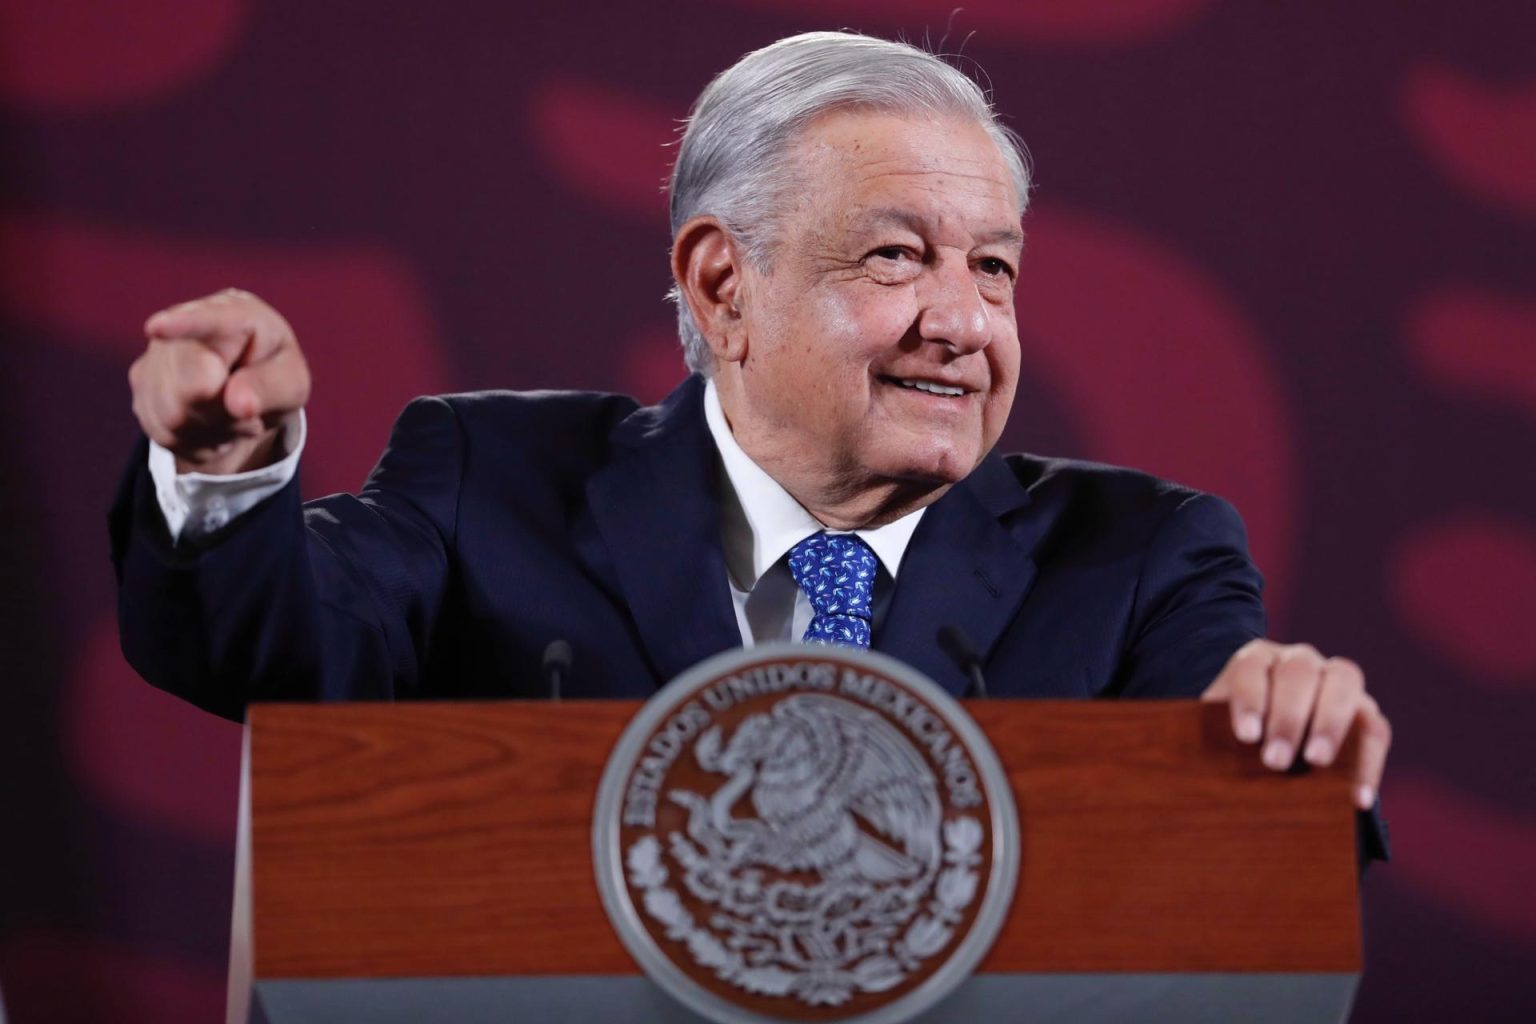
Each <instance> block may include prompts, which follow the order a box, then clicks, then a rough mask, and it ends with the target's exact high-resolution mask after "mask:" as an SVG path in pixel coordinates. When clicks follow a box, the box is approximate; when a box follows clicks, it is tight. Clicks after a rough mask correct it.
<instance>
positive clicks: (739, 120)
mask: <svg viewBox="0 0 1536 1024" xmlns="http://www.w3.org/2000/svg"><path fill="white" fill-rule="evenodd" d="M849 107H853V108H864V109H869V110H876V111H881V112H889V113H900V114H908V113H910V114H924V115H957V114H958V115H960V116H964V117H970V118H972V119H973V120H975V121H976V123H978V124H980V125H981V126H982V127H983V128H985V129H986V131H987V134H989V135H990V136H991V137H992V140H993V141H994V142H995V143H997V148H998V151H999V152H1000V153H1001V154H1002V157H1003V161H1004V162H1005V163H1006V164H1007V167H1008V172H1009V175H1010V176H1011V177H1012V179H1013V186H1014V190H1015V192H1017V194H1018V197H1019V212H1020V213H1023V211H1024V207H1025V205H1026V204H1027V203H1028V201H1029V181H1030V174H1029V156H1028V153H1027V152H1026V150H1025V149H1024V144H1023V142H1022V141H1021V140H1020V139H1019V137H1018V135H1017V134H1015V133H1014V132H1013V130H1012V129H1010V128H1007V127H1005V126H1004V125H1002V124H1000V123H999V122H998V118H997V113H996V111H995V110H994V109H993V107H992V101H991V99H990V98H989V97H988V96H987V94H986V92H984V91H983V90H982V88H981V87H980V86H978V85H977V84H976V83H975V82H974V81H972V80H971V79H970V78H969V77H967V76H966V75H965V74H964V73H963V72H961V71H960V70H959V69H957V68H955V67H953V66H952V65H950V64H947V63H945V62H944V61H943V60H941V59H940V58H938V57H937V56H935V55H933V54H931V53H927V52H925V51H923V50H920V49H918V48H917V47H915V46H909V45H908V44H906V43H893V42H890V41H888V40H884V39H874V38H871V37H870V36H864V35H857V34H855V33H852V32H806V33H804V34H802V35H797V36H790V37H789V38H788V39H781V40H779V41H778V42H776V43H774V44H773V45H771V46H765V47H764V48H762V49H761V50H754V51H753V52H752V53H749V54H747V55H746V56H745V57H743V58H741V60H739V61H737V62H736V63H735V64H733V65H732V66H731V67H729V68H727V69H726V70H725V71H722V72H721V73H720V74H719V75H717V76H716V77H715V79H714V81H712V82H710V83H709V85H708V86H707V87H706V88H705V89H704V91H703V92H702V93H701V94H700V95H699V98H698V101H697V102H695V103H694V105H693V111H692V112H691V113H690V115H689V118H688V124H687V129H686V130H685V131H684V132H683V137H682V144H681V145H680V146H679V148H678V153H677V162H676V163H675V164H674V165H673V167H672V181H671V184H670V187H669V189H668V193H669V196H670V205H671V218H672V237H673V238H676V237H677V232H678V229H679V228H681V227H682V226H683V225H684V224H685V223H687V222H688V221H689V220H691V219H692V218H694V217H698V216H701V215H705V214H709V215H713V216H715V217H718V218H719V219H720V221H721V223H722V224H724V225H725V228H726V230H727V231H729V232H730V233H731V235H732V237H733V238H735V240H736V241H737V243H738V244H740V245H741V246H742V248H743V249H744V250H745V253H746V256H747V258H748V259H750V260H751V261H752V263H753V264H754V265H755V266H757V267H759V268H767V267H768V266H769V258H770V256H771V249H772V243H773V239H772V233H773V218H774V215H775V214H776V213H778V212H779V211H781V210H782V209H783V208H784V207H785V206H786V205H787V200H788V193H789V191H790V190H791V189H793V188H794V186H795V178H794V174H793V172H792V168H790V167H789V166H787V163H788V161H787V156H788V152H789V149H790V146H791V144H792V143H793V142H794V141H795V139H796V138H797V137H798V136H799V134H800V132H801V131H803V130H804V129H805V128H807V127H808V126H809V125H810V124H811V122H812V121H814V120H816V119H817V118H818V117H820V116H821V115H822V114H826V113H829V112H831V111H833V110H837V109H842V108H849ZM668 297H669V298H670V299H671V300H672V301H673V302H675V303H676V304H677V330H678V336H679V337H680V338H681V339H682V343H683V357H684V359H685V360H686V361H687V363H688V368H689V369H690V370H693V371H695V372H697V373H702V374H705V375H706V376H707V375H708V374H710V373H712V372H713V370H714V356H713V355H712V353H711V352H710V350H709V343H708V342H706V341H705V340H704V335H703V334H702V333H701V332H700V330H699V325H698V324H697V323H696V322H695V321H694V319H693V314H692V313H691V312H690V310H689V309H688V303H687V301H686V300H685V299H684V298H683V296H682V294H681V292H680V291H679V289H678V288H677V287H675V286H674V287H673V288H672V290H671V292H669V293H668Z"/></svg>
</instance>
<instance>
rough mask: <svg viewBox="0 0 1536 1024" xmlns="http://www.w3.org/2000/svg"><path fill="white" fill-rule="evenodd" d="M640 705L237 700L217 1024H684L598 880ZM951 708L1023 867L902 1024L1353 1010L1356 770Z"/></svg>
mask: <svg viewBox="0 0 1536 1024" xmlns="http://www.w3.org/2000/svg"><path fill="white" fill-rule="evenodd" d="M638 708H639V705H638V704H637V703H634V702H619V701H595V702H582V701H569V702H561V703H529V702H495V703H475V702H458V703H448V702H438V703H416V704H332V705H259V706H254V707H253V708H252V709H251V713H250V717H249V723H248V725H247V751H246V764H245V773H246V776H245V781H244V790H243V796H242V803H243V807H242V814H241V838H240V851H239V855H238V864H237V874H238V876H239V877H238V878H237V890H236V905H237V914H236V923H235V935H234V939H235V942H234V947H235V954H234V956H235V963H234V964H233V965H232V968H233V969H232V972H231V976H232V981H231V986H232V987H231V1001H230V1011H231V1019H234V1020H238V1019H242V1017H243V1015H244V1014H245V1013H246V1012H247V1011H248V1010H249V1011H250V1012H251V1019H253V1020H258V1019H262V1017H263V1016H265V1018H266V1019H268V1020H271V1021H273V1022H276V1021H283V1020H300V1019H303V1020H308V1019H323V1020H336V1021H341V1020H346V1019H349V1018H348V1017H347V1015H346V1013H344V1012H343V1009H344V1007H345V1006H346V1005H348V1000H349V999H351V1000H356V1002H354V1003H352V1004H351V1005H356V1006H372V1005H374V1003H373V1002H372V1000H374V999H375V995H374V994H375V993H377V994H378V995H377V999H378V1000H380V1002H378V1004H377V1005H378V1006H380V1007H385V1006H386V1004H388V1005H391V1006H407V1005H413V1000H415V1001H417V1002H416V1003H415V1005H418V1007H419V1009H420V1012H417V1013H413V1014H411V1015H409V1017H408V1019H411V1020H431V1019H438V1018H434V1017H432V1016H430V1015H426V1014H428V1011H429V1010H431V1009H432V1008H434V1007H436V1008H437V1009H438V1010H443V1009H444V1008H446V1007H447V1006H449V1005H453V1006H454V1007H456V1009H455V1012H454V1014H453V1015H452V1016H451V1017H443V1018H441V1019H453V1020H458V1021H473V1020H478V1019H481V1018H480V1017H478V1016H475V1014H476V1013H477V1012H480V1011H479V1010H477V1009H476V1007H484V1012H485V1013H487V1014H489V1013H490V1012H492V1010H493V1009H497V1008H499V1011H498V1012H499V1013H500V1016H499V1017H498V1018H497V1019H499V1020H505V1019H508V1018H507V1013H508V1011H509V1010H511V1009H512V1008H514V1007H516V1008H520V1009H521V1010H522V1012H526V1013H530V1014H531V1017H530V1019H540V1018H541V1017H543V1016H544V1015H543V1014H541V1013H539V1012H536V1011H535V1010H534V1009H533V1008H535V1007H540V1006H544V1007H548V1008H549V1015H548V1019H560V1018H561V1017H566V1016H570V1015H577V1016H583V1017H591V1019H604V1020H615V1021H619V1020H628V1019H645V1020H662V1019H666V1020H673V1019H675V1020H693V1019H698V1018H695V1017H692V1016H689V1015H687V1014H686V1012H685V1011H684V1010H683V1008H682V1007H680V1006H678V1005H677V1004H674V1003H672V1002H671V1001H670V1000H669V998H668V997H667V996H665V995H664V994H663V993H661V992H660V991H659V990H657V989H655V988H654V987H653V986H651V985H650V983H649V982H648V981H647V980H646V979H645V978H644V977H643V976H641V975H640V974H639V971H638V968H637V967H636V966H635V963H634V961H633V960H632V959H631V958H630V957H629V955H628V953H627V952H626V951H625V949H624V948H623V946H622V945H621V944H620V942H619V940H618V939H617V938H616V937H615V935H614V933H613V931H612V929H611V927H610V926H609V923H608V920H607V918H606V916H605V914H604V911H603V907H602V905H601V902H600V899H599V895H598V891H597V886H596V883H595V881H594V873H593V865H592V854H591V849H592V843H591V828H592V820H591V818H592V811H593V804H594V799H595V795H596V790H597V786H598V782H599V779H600V777H601V775H602V772H603V768H604V765H605V762H606V759H607V756H608V753H609V751H610V750H611V749H612V747H613V745H614V743H615V741H616V740H617V739H618V737H619V735H620V733H621V732H622V731H623V729H624V727H625V725H626V723H627V722H628V721H629V720H630V718H631V717H632V716H633V715H634V714H635V712H636V711H637V710H638ZM967 710H968V711H969V712H970V713H971V715H972V716H973V717H974V718H975V720H976V722H977V723H978V724H979V725H980V726H981V728H982V729H983V730H984V731H985V732H986V733H987V735H988V737H989V738H990V740H991V743H992V745H993V747H994V748H995V749H996V751H997V753H998V755H999V756H1000V758H1001V759H1002V762H1003V765H1004V768H1005V770H1006V772H1007V775H1008V779H1009V782H1010V784H1011V785H1012V788H1013V793H1014V797H1015V800H1016V802H1017V806H1018V811H1019V819H1020V833H1021V847H1020V874H1019V880H1018V886H1017V892H1016V895H1015V898H1014V901H1013V904H1012V906H1011V908H1010V909H1009V911H1008V914H1007V918H1006V921H1005V923H1004V925H1003V927H1002V930H1001V932H1000V934H999V936H998V938H997V940H996V943H995V944H994V946H993V948H992V950H991V951H990V953H988V955H987V956H986V957H985V959H984V960H983V961H982V963H981V966H980V969H979V973H978V975H977V976H976V977H974V978H972V979H971V980H970V981H968V982H966V983H965V984H964V985H963V986H962V987H961V989H959V990H958V991H957V992H956V993H954V994H953V995H952V996H950V997H949V998H948V999H946V1000H945V1001H944V1002H943V1003H941V1004H939V1005H938V1006H937V1007H935V1008H934V1009H933V1010H932V1011H930V1013H929V1014H928V1015H925V1016H924V1017H922V1018H920V1019H922V1020H929V1019H932V1020H943V1019H950V1018H951V1017H954V1018H955V1019H962V1018H963V1019H987V1020H1007V1019H1015V1017H1010V1016H1009V1013H1010V1012H1012V1011H1013V1010H1017V1014H1016V1019H1029V1020H1052V1019H1061V1020H1067V1019H1071V1020H1076V1021H1082V1020H1137V1019H1153V1018H1155V1017H1158V1016H1161V1017H1162V1019H1181V1020H1203V1019H1211V1020H1216V1019H1222V1020H1227V1019H1234V1018H1236V1017H1240V1018H1241V1019H1245V1020H1265V1019H1286V1020H1307V1019H1315V1020H1338V1019H1341V1017H1342V1016H1343V1014H1344V1013H1345V1012H1347V1008H1348V1005H1349V1001H1350V999H1351V998H1352V994H1353V990H1354V985H1355V980H1356V978H1357V976H1358V972H1359V970H1360V938H1359V923H1358V906H1357V894H1356V882H1357V875H1356V864H1355V854H1354V850H1355V839H1354V828H1355V820H1354V811H1353V809H1352V806H1351V803H1350V795H1349V789H1350V769H1351V767H1352V765H1353V761H1354V757H1353V752H1352V751H1351V750H1346V751H1345V756H1343V757H1341V758H1340V760H1339V763H1338V765H1337V766H1335V767H1333V768H1330V769H1325V770H1312V771H1306V772H1299V773H1295V774H1290V775H1276V774H1275V773H1272V772H1269V771H1267V770H1265V769H1264V768H1263V767H1262V766H1261V765H1260V764H1259V761H1258V757H1257V753H1256V751H1255V750H1254V749H1253V748H1251V747H1248V746H1244V745H1242V744H1240V743H1238V742H1237V741H1236V740H1235V739H1234V738H1233V737H1232V735H1231V732H1230V729H1229V727H1228V724H1227V715H1226V711H1225V708H1223V707H1220V706H1214V705H1202V704H1199V703H1197V702H1193V701H1154V702H1130V701H1127V702H1076V701H1061V702H1053V701H980V702H972V703H969V704H968V705H967ZM386 994H388V997H387V998H386ZM253 997H254V998H253ZM576 998H581V999H584V1000H594V1001H595V1002H591V1003H588V1004H583V1005H586V1006H588V1009H585V1010H581V1011H580V1012H579V1013H577V1011H576V1009H575V1008H574V1004H570V1003H568V1002H563V1001H562V1000H570V999H576ZM306 1006H307V1007H311V1010H304V1009H303V1007H306ZM323 1006H331V1007H332V1009H331V1010H324V1011H322V1010H320V1009H314V1008H316V1007H323ZM594 1007H602V1008H601V1009H594ZM1222 1007H1225V1009H1221V1008H1222ZM1238 1007H1240V1008H1241V1012H1238V1010H1237V1009H1236V1008H1238ZM567 1008H569V1013H568V1012H567ZM1202 1008H1205V1009H1202ZM1154 1009H1155V1011H1156V1012H1155V1013H1154V1012H1153V1011H1154ZM642 1010H643V1012H641V1011H642ZM610 1011H611V1012H610ZM1026 1011H1027V1012H1026ZM389 1012H394V1011H392V1010H388V1009H387V1008H385V1009H379V1010H378V1011H377V1012H373V1013H370V1014H367V1015H364V1016H360V1017H358V1018H357V1019H369V1020H391V1019H395V1018H392V1017H389V1016H387V1015H382V1014H387V1013H389ZM664 1012H665V1013H671V1014H673V1016H663V1015H662V1014H663V1013H664ZM626 1013H628V1014H631V1016H624V1014H626ZM634 1013H641V1016H640V1017H633V1014H634ZM1266 1013H1274V1014H1278V1016H1275V1017H1273V1018H1270V1017H1266V1016H1263V1014H1266ZM285 1014H286V1015H285ZM295 1014H299V1015H297V1016H296V1015H295ZM593 1014H598V1015H599V1016H593ZM934 1014H938V1016H934ZM1202 1014H1205V1016H1202ZM679 1015H680V1016H679ZM1053 1015H1054V1016H1053ZM400 1019H407V1018H406V1017H401V1018H400ZM485 1019H490V1018H489V1017H488V1016H487V1017H486V1018H485Z"/></svg>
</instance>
